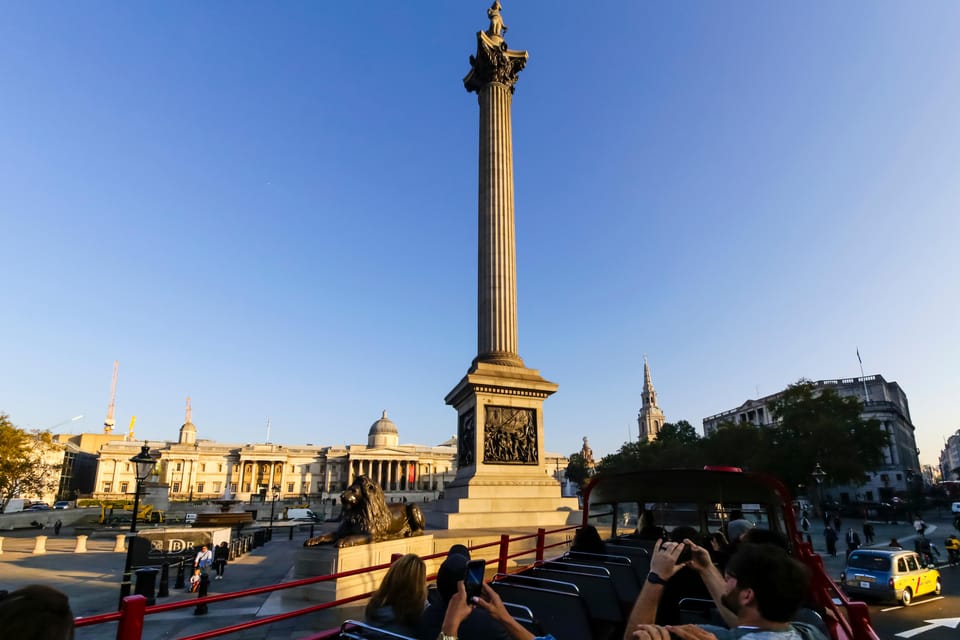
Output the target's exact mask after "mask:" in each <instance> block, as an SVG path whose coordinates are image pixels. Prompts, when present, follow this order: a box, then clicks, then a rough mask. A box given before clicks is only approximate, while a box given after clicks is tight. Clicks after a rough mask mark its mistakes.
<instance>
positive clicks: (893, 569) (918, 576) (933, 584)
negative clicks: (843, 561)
mask: <svg viewBox="0 0 960 640" xmlns="http://www.w3.org/2000/svg"><path fill="white" fill-rule="evenodd" d="M840 585H841V586H842V587H843V590H844V591H846V592H847V593H848V594H850V595H859V596H867V597H874V598H879V599H883V600H897V601H899V602H901V603H902V604H904V605H908V604H910V602H911V601H912V600H913V599H914V598H915V597H916V596H922V595H925V594H928V593H932V594H935V595H940V591H941V588H942V587H941V583H940V572H939V571H937V570H936V569H935V568H934V567H933V565H929V566H926V567H925V566H923V562H921V560H920V556H919V555H917V554H916V553H915V552H913V551H906V550H904V549H857V550H856V551H854V552H853V553H851V554H850V556H849V557H848V558H847V566H846V567H845V568H844V570H843V573H842V574H840Z"/></svg>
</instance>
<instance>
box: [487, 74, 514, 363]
mask: <svg viewBox="0 0 960 640" xmlns="http://www.w3.org/2000/svg"><path fill="white" fill-rule="evenodd" d="M512 98H513V95H512V93H511V91H510V87H508V86H507V85H506V84H503V83H500V82H490V83H487V84H486V85H484V86H483V87H482V88H481V89H480V90H479V91H478V101H479V103H480V162H479V170H480V171H479V173H480V176H479V177H480V179H479V192H478V207H479V216H478V218H479V230H478V239H479V242H478V245H477V247H478V269H477V277H478V283H477V285H478V286H477V360H478V361H482V362H493V363H496V364H505V365H511V366H523V361H522V360H521V359H520V356H519V355H518V352H517V259H516V241H515V233H514V209H513V132H512V128H511V124H510V121H511V118H510V105H511V102H512Z"/></svg>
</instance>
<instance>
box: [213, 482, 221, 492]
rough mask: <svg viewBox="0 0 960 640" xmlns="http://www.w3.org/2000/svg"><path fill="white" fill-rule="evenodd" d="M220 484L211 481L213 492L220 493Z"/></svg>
mask: <svg viewBox="0 0 960 640" xmlns="http://www.w3.org/2000/svg"><path fill="white" fill-rule="evenodd" d="M220 486H221V484H220V483H219V482H214V483H213V492H214V493H220Z"/></svg>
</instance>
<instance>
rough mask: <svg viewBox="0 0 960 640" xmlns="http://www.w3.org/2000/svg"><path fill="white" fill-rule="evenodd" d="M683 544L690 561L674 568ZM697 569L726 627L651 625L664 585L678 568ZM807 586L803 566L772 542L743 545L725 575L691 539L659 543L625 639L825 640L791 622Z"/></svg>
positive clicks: (729, 563) (732, 559) (821, 635)
mask: <svg viewBox="0 0 960 640" xmlns="http://www.w3.org/2000/svg"><path fill="white" fill-rule="evenodd" d="M684 546H688V547H690V549H691V551H692V559H691V560H689V561H687V562H685V563H682V564H680V565H678V564H677V558H679V557H680V552H681V551H683V548H684ZM684 566H687V567H690V568H692V569H695V570H697V571H698V572H699V573H700V577H701V578H702V579H703V582H704V584H706V585H707V589H708V590H709V591H710V595H711V597H712V598H713V600H714V602H715V603H716V604H717V608H718V609H719V612H720V614H721V615H722V616H723V618H724V620H725V621H726V622H727V624H728V625H730V627H731V628H729V629H725V628H723V627H716V626H712V625H683V626H669V627H660V626H656V625H654V624H652V623H653V622H654V619H655V617H656V613H657V606H658V604H659V602H660V596H661V594H662V592H663V589H664V585H665V584H666V583H667V581H668V580H669V579H670V578H671V577H672V576H673V575H674V574H675V573H676V572H677V571H679V570H680V568H682V567H684ZM809 582H810V575H809V572H808V571H807V569H806V567H804V566H803V565H802V564H800V563H799V562H797V561H796V560H794V559H793V558H791V557H790V556H789V555H788V554H787V552H786V551H784V550H783V549H781V548H779V547H777V546H774V545H771V544H754V543H750V542H744V543H742V544H741V545H740V547H739V548H738V549H737V552H736V553H735V554H734V555H733V556H732V557H731V558H730V561H729V562H728V563H727V568H726V571H725V572H724V574H722V575H721V574H720V572H719V570H718V569H717V568H716V567H715V566H714V565H713V563H712V562H710V554H709V553H708V552H707V550H706V549H704V548H702V547H699V546H697V545H696V544H694V543H693V542H691V541H690V540H684V542H683V543H682V544H677V543H673V542H662V541H661V542H658V543H657V545H656V546H655V547H654V552H653V555H652V556H651V559H650V573H649V575H648V576H647V580H646V582H645V583H644V585H643V589H641V591H640V595H639V596H638V598H637V602H636V604H635V605H634V607H633V611H632V612H631V614H630V619H629V621H628V622H627V628H626V633H625V634H624V638H625V640H660V639H661V638H668V637H671V634H672V637H676V638H684V639H689V640H732V639H734V638H742V639H744V640H825V638H824V636H823V634H821V633H820V631H818V630H817V629H816V628H815V627H813V626H811V625H807V624H804V623H800V622H791V620H792V618H793V617H794V614H795V613H796V611H797V609H798V608H799V606H800V603H801V602H802V600H803V597H804V595H805V594H806V592H807V588H808V585H809Z"/></svg>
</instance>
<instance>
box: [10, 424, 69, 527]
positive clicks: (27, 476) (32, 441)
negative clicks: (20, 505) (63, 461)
mask: <svg viewBox="0 0 960 640" xmlns="http://www.w3.org/2000/svg"><path fill="white" fill-rule="evenodd" d="M52 444H53V436H52V434H51V433H50V432H49V431H25V430H23V429H19V428H17V427H16V426H15V425H14V424H13V423H12V422H11V421H10V416H8V415H7V414H5V413H0V510H6V508H7V505H8V504H10V500H11V499H13V498H15V497H17V496H41V495H43V494H45V493H47V492H48V491H50V490H51V489H52V488H54V487H55V486H56V485H57V483H58V481H59V477H60V476H59V473H58V472H59V470H60V466H61V465H58V464H50V463H49V462H47V460H45V454H46V453H48V452H49V451H50V449H51V447H52Z"/></svg>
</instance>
